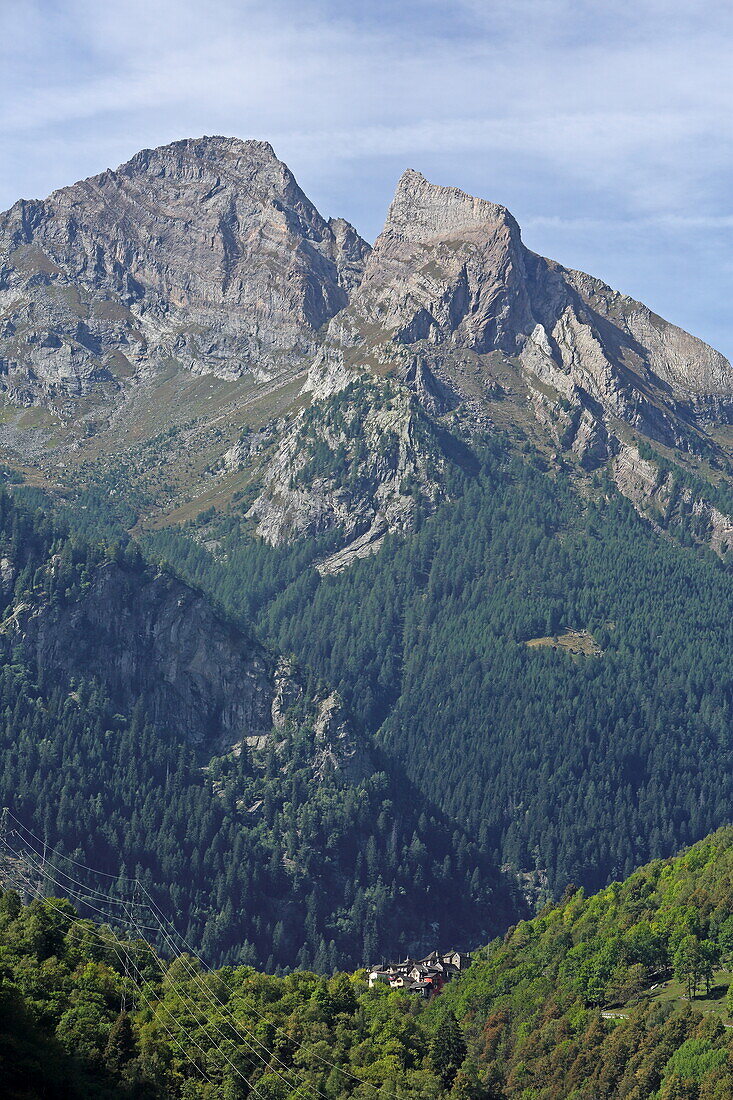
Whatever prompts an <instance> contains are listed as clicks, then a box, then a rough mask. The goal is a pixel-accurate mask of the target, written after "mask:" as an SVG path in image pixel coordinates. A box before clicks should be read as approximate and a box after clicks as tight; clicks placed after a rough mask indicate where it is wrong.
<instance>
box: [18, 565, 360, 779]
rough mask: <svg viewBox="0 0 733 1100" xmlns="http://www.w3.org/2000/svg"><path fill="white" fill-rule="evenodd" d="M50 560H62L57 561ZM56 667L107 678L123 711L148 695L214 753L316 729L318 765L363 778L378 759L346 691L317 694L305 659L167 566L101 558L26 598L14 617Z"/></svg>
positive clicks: (146, 701) (35, 652)
mask: <svg viewBox="0 0 733 1100" xmlns="http://www.w3.org/2000/svg"><path fill="white" fill-rule="evenodd" d="M48 568H49V569H50V570H53V568H54V563H53V562H50V563H49V566H48ZM3 630H4V631H5V632H9V633H11V634H12V635H13V636H15V637H17V638H18V640H19V641H20V642H21V643H22V644H23V646H24V647H25V648H26V650H27V651H29V652H30V653H31V654H32V656H33V658H34V659H35V662H36V663H37V665H38V667H39V668H42V669H43V670H44V672H45V674H46V675H51V676H57V677H61V678H63V679H64V680H73V679H75V678H76V679H84V680H89V679H92V678H93V679H95V680H97V681H99V682H100V683H101V684H103V685H104V687H105V688H106V690H107V691H108V692H109V694H110V696H111V698H112V700H113V702H114V703H115V705H116V706H118V707H119V708H120V709H121V711H122V712H127V713H129V712H131V711H132V710H134V708H135V707H136V706H137V705H138V704H141V705H142V707H143V710H144V712H145V714H146V716H147V717H148V718H149V719H150V720H151V721H153V722H155V723H156V725H158V726H159V727H160V728H161V729H168V730H175V732H176V733H177V734H179V735H180V734H181V733H183V734H184V735H185V737H186V738H187V739H188V740H190V741H191V742H192V743H193V744H195V745H197V746H199V747H200V748H201V749H202V751H204V750H205V752H206V753H208V755H209V756H210V755H212V754H215V753H226V752H229V751H230V750H232V749H236V750H237V751H238V747H239V746H240V745H241V744H242V743H243V742H245V743H247V744H248V745H249V746H250V748H251V749H252V750H253V751H255V752H257V751H258V750H262V751H265V750H267V749H269V747H270V746H278V745H279V744H280V743H281V742H282V739H283V736H284V732H285V731H287V729H288V728H292V727H293V725H295V726H303V725H307V726H308V727H309V728H311V729H312V730H313V731H314V753H313V760H312V764H311V766H312V768H313V772H314V775H315V776H316V777H318V776H321V775H323V774H324V773H325V771H327V770H332V771H335V772H343V774H344V775H345V776H346V777H347V778H349V779H351V780H353V781H360V780H362V779H363V778H364V777H365V776H366V775H369V774H371V773H372V771H373V770H374V767H373V761H372V759H371V755H370V750H369V748H368V746H367V744H366V743H365V742H363V741H362V740H361V738H360V737H359V736H358V735H357V734H356V733H355V731H354V730H353V728H352V727H351V725H350V723H349V720H348V718H347V717H346V715H345V714H344V712H343V709H342V707H341V704H340V701H339V700H338V697H337V696H334V695H324V696H323V697H319V696H316V697H308V696H307V695H306V692H305V690H304V687H303V684H302V682H301V680H300V677H299V674H298V671H297V669H296V668H295V667H294V666H293V665H292V663H291V662H288V661H283V660H278V659H276V658H275V657H274V656H273V655H272V654H270V653H268V652H267V651H266V650H265V649H264V648H263V647H262V646H261V645H260V644H259V643H258V642H256V641H254V640H253V639H252V638H251V637H248V636H247V635H246V634H245V633H244V632H242V631H241V630H239V629H237V628H236V627H235V626H233V625H231V624H229V623H227V622H225V621H224V620H222V619H220V618H219V617H218V616H217V615H216V613H215V612H214V610H213V609H212V607H211V604H210V603H209V601H208V600H207V599H206V597H205V596H203V595H201V594H200V593H198V592H196V591H195V590H194V589H192V588H189V587H188V586H187V585H185V584H183V583H182V582H181V581H178V580H177V579H175V578H174V577H172V576H170V575H169V574H167V573H156V574H153V573H151V572H149V571H147V570H142V569H137V568H135V569H129V568H125V567H123V566H121V565H118V564H117V563H114V562H109V563H106V564H104V565H101V566H99V567H97V568H96V569H95V571H94V573H93V575H92V579H91V582H90V583H89V584H88V586H86V588H85V590H84V592H83V594H82V595H80V596H78V597H77V598H75V599H72V600H71V601H67V602H64V603H60V604H51V603H49V602H48V601H45V600H41V599H39V600H38V601H37V602H30V601H26V602H24V603H22V604H20V605H19V606H17V607H16V608H15V609H14V611H13V613H12V614H11V615H10V616H9V617H8V618H7V620H6V622H5V623H4V624H3Z"/></svg>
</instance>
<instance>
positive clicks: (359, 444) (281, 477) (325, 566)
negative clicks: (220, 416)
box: [248, 375, 471, 573]
mask: <svg viewBox="0 0 733 1100" xmlns="http://www.w3.org/2000/svg"><path fill="white" fill-rule="evenodd" d="M420 377H421V378H422V379H423V383H424V382H425V378H424V375H421V376H420ZM470 463H471V456H470V454H469V453H468V452H467V451H466V449H465V448H463V447H461V445H460V444H459V442H458V441H457V440H455V439H453V438H452V437H451V436H449V435H448V433H447V432H445V431H442V430H440V429H439V428H438V426H437V425H436V424H435V423H434V422H433V421H432V420H431V419H430V418H429V417H428V416H427V415H426V414H425V412H424V410H423V408H422V406H421V404H420V402H419V400H418V399H417V398H416V396H415V395H413V394H412V393H410V391H409V388H406V387H404V386H400V385H396V384H394V383H376V382H362V383H353V384H352V385H350V386H349V387H347V388H346V389H344V390H341V391H340V392H339V393H338V394H336V395H334V396H331V397H326V398H322V399H320V400H317V401H314V402H313V403H312V404H311V406H310V407H309V408H308V409H307V410H305V411H303V412H301V413H300V415H299V416H298V417H297V418H296V420H295V422H294V423H293V424H292V425H290V426H289V427H287V428H286V429H284V432H283V437H282V439H281V442H280V444H279V446H278V447H277V449H276V451H275V452H274V454H273V455H271V456H270V457H269V458H268V461H267V463H266V466H265V469H264V474H263V486H262V489H261V492H260V493H259V495H258V497H257V499H256V500H255V501H254V503H253V505H252V506H251V508H250V510H249V513H248V514H249V516H250V518H252V519H254V520H255V521H256V523H257V531H258V533H259V534H260V536H261V537H262V538H264V539H266V540H267V541H268V542H270V543H271V544H273V545H280V544H282V543H284V542H287V541H289V540H291V539H293V538H295V537H302V536H307V537H313V536H317V535H323V534H326V533H328V532H332V531H338V532H339V533H340V536H341V539H342V540H343V545H342V546H341V547H340V548H339V550H337V551H336V552H335V553H334V554H333V555H331V556H330V557H328V558H327V559H326V560H325V561H323V562H321V563H320V566H319V568H320V569H321V571H322V572H327V573H329V572H337V571H338V570H340V569H342V568H344V567H345V566H346V565H348V564H349V563H350V562H351V561H353V560H354V559H356V558H359V557H364V556H366V555H368V554H370V553H373V552H374V551H375V550H376V549H378V547H379V545H380V544H381V542H382V540H383V538H384V536H385V535H386V534H387V533H388V532H393V531H407V530H409V529H410V527H411V526H412V522H413V519H414V516H415V513H416V510H417V509H418V508H427V509H430V508H432V507H434V506H435V505H436V504H437V503H438V501H440V500H442V499H444V497H445V495H446V490H445V480H446V476H445V475H446V471H447V468H448V467H449V466H454V467H458V466H461V465H463V466H469V467H470Z"/></svg>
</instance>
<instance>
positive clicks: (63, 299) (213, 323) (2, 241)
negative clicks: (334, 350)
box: [0, 138, 368, 403]
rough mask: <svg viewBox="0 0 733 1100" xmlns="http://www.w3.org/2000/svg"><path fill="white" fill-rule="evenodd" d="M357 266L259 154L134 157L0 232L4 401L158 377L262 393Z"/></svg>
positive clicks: (254, 145)
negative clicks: (245, 378)
mask: <svg viewBox="0 0 733 1100" xmlns="http://www.w3.org/2000/svg"><path fill="white" fill-rule="evenodd" d="M367 252H368V246H367V245H366V244H365V242H364V241H362V240H361V238H360V237H359V236H358V234H357V233H356V232H355V231H354V230H353V229H352V227H351V226H350V225H348V224H347V223H346V222H343V221H335V222H326V221H324V219H323V218H322V217H321V216H320V214H319V213H318V211H317V210H316V209H315V207H314V206H313V205H312V204H311V203H310V202H309V201H308V199H307V198H306V197H305V195H304V194H303V192H302V191H301V190H300V188H299V187H298V185H297V183H296V182H295V180H294V178H293V176H292V174H291V173H290V172H289V171H288V169H287V168H286V166H285V165H284V164H282V163H281V162H280V161H279V160H278V159H277V158H276V156H275V154H274V152H273V150H272V148H271V146H269V145H268V144H267V143H266V142H258V141H238V140H236V139H229V138H203V139H201V140H199V141H179V142H175V143H174V144H173V145H168V146H165V147H164V148H162V149H155V150H151V149H146V150H143V151H142V152H140V153H138V154H137V155H136V156H135V157H133V158H132V160H130V161H128V162H127V163H126V164H123V165H122V166H121V167H120V168H119V169H118V170H117V171H116V172H112V171H107V172H104V173H102V174H101V175H99V176H94V177H92V178H91V179H88V180H84V181H82V182H81V183H77V184H75V185H74V186H73V187H66V188H63V189H62V190H60V191H56V192H55V193H54V194H53V195H51V196H50V197H49V198H48V199H47V200H46V201H45V202H25V201H21V202H18V203H16V205H15V206H14V207H12V209H11V210H9V211H7V213H6V214H4V215H3V216H2V218H1V219H0V253H2V256H3V269H2V284H1V285H2V298H0V308H2V309H3V322H4V328H3V340H2V345H0V354H2V357H3V368H4V369H3V375H4V389H6V390H7V392H8V393H9V395H10V396H11V397H12V398H13V399H14V400H17V401H19V402H20V403H34V402H38V401H41V400H46V401H49V402H51V403H54V402H59V401H60V402H63V400H64V398H68V397H81V396H83V395H86V394H88V393H90V391H93V390H94V389H95V388H99V389H101V390H104V389H105V388H109V389H111V390H119V389H120V388H124V385H125V382H126V381H128V382H129V378H130V376H131V375H133V376H134V375H136V374H137V373H138V372H141V373H142V374H143V376H144V374H145V373H146V372H149V371H151V370H155V369H156V368H157V369H161V368H162V367H163V366H164V365H166V364H176V365H177V366H180V367H182V368H185V369H187V370H190V371H193V372H194V373H198V374H201V373H214V374H216V375H218V376H221V377H224V378H238V377H241V376H242V375H245V374H250V375H254V376H256V377H259V378H266V377H268V376H270V375H271V374H273V373H274V372H276V370H277V369H278V368H279V369H280V370H281V371H282V370H287V369H288V367H291V366H292V365H293V364H294V363H296V362H298V361H299V360H301V359H302V358H303V356H304V355H307V354H308V353H309V352H312V350H313V347H314V334H315V332H316V330H317V329H318V328H319V327H320V326H321V325H322V324H323V323H324V322H326V321H328V320H329V319H330V318H331V317H332V316H333V315H334V314H335V313H337V312H338V310H340V309H341V308H342V307H343V306H344V305H345V304H346V301H347V295H348V291H349V289H350V288H351V287H352V286H353V285H354V284H355V283H356V282H358V281H359V278H360V276H361V271H362V268H363V261H364V257H365V255H366V254H367Z"/></svg>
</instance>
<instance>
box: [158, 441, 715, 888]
mask: <svg viewBox="0 0 733 1100" xmlns="http://www.w3.org/2000/svg"><path fill="white" fill-rule="evenodd" d="M453 492H454V499H453V500H452V501H450V502H449V503H446V504H445V505H444V506H443V507H442V508H440V509H439V510H438V511H437V512H436V514H435V515H433V516H430V517H427V518H425V519H424V520H423V521H422V522H421V523H420V524H419V530H417V531H416V532H415V533H413V534H412V535H411V536H410V537H409V538H407V539H401V538H399V537H393V538H392V539H390V540H388V541H387V542H386V543H385V545H384V547H383V548H382V550H381V552H380V553H379V554H378V555H376V556H374V557H372V558H369V559H367V560H365V561H361V562H356V563H354V564H353V565H352V566H350V568H349V569H348V570H346V571H345V572H344V573H342V574H340V575H337V576H325V577H322V576H320V575H319V573H318V572H317V570H315V569H313V568H309V567H308V562H307V557H306V554H307V551H310V553H311V554H312V555H313V556H315V555H316V554H317V553H318V549H319V548H318V547H317V546H315V545H311V546H308V545H305V546H304V545H303V544H296V545H295V546H294V547H293V548H292V550H288V549H279V550H277V549H270V548H268V547H267V546H266V545H264V544H263V543H262V542H261V541H259V540H257V541H255V540H253V539H252V538H251V537H248V535H247V528H246V523H242V522H238V521H237V520H236V519H234V518H232V517H226V518H223V519H218V520H217V519H216V518H212V517H210V516H208V517H207V516H206V515H204V516H203V517H202V518H201V520H200V526H198V527H197V526H196V525H193V526H192V527H191V528H189V529H188V530H186V531H181V532H173V531H166V532H162V533H159V534H156V535H155V536H151V537H149V539H148V542H147V548H148V552H150V553H151V554H155V555H159V556H161V557H163V558H165V559H166V560H167V561H169V562H171V563H172V564H173V566H174V568H175V569H176V570H179V571H180V572H181V574H182V575H183V576H185V577H187V578H189V579H190V580H192V582H194V583H195V584H197V585H200V586H201V587H202V588H204V589H206V590H207V591H209V592H211V594H212V595H213V596H214V598H216V599H217V600H218V601H219V603H220V604H221V605H222V606H223V607H225V608H226V609H227V610H228V611H229V612H230V613H231V614H232V615H233V616H239V617H241V618H242V619H243V620H246V621H255V622H257V624H258V628H259V630H260V631H261V632H262V634H263V636H265V637H267V638H269V639H270V640H271V641H272V643H273V644H276V645H277V646H278V647H279V648H280V649H281V650H284V651H286V652H293V653H295V654H296V655H297V656H298V657H299V658H300V659H301V660H302V661H303V662H304V663H306V664H307V667H308V668H309V669H311V670H312V673H313V675H314V676H316V677H321V678H323V679H325V680H326V681H327V682H329V683H330V684H333V685H334V686H335V687H336V688H337V689H338V690H339V692H341V693H342V695H343V696H344V698H345V700H346V701H347V703H348V705H349V706H350V707H351V709H352V710H353V712H354V714H355V715H356V716H357V718H358V720H359V721H360V722H361V723H363V725H364V727H365V729H367V730H368V731H369V732H370V733H372V734H373V735H374V736H375V737H376V738H377V740H378V742H379V744H380V745H382V746H383V748H384V749H385V750H386V751H388V752H389V754H390V755H391V756H392V757H393V758H394V759H395V760H397V761H399V763H400V764H401V765H402V766H403V767H404V768H405V771H406V773H407V775H408V776H409V778H410V779H411V780H412V781H413V782H415V783H416V784H417V785H418V786H419V787H420V788H421V789H423V790H429V792H430V794H431V797H432V798H434V799H435V801H436V803H437V804H438V805H439V806H440V807H441V808H442V809H443V810H444V811H445V812H446V813H448V814H449V815H450V816H451V817H452V818H454V819H455V820H456V821H457V822H459V823H460V825H461V826H462V827H463V828H464V829H465V830H466V831H467V832H468V834H469V835H470V836H471V837H472V838H473V839H474V840H475V841H476V842H477V843H478V844H479V846H480V848H481V850H482V851H483V852H484V853H486V854H487V855H488V856H490V857H491V858H492V859H494V860H495V861H496V862H498V863H502V864H509V865H511V866H513V867H514V868H516V869H520V870H522V871H523V872H525V873H526V874H527V875H531V876H532V878H533V880H534V882H535V884H536V887H537V889H538V890H539V892H540V894H542V893H544V896H545V897H552V896H559V894H560V893H561V892H562V890H563V889H564V888H565V886H566V885H567V884H568V883H570V882H572V883H575V884H577V885H582V886H584V887H585V888H587V889H597V888H599V887H600V886H602V885H603V884H604V883H606V882H608V881H609V880H611V879H613V878H620V877H622V876H623V875H626V874H629V873H630V872H631V871H632V870H633V868H634V867H635V866H637V865H638V864H639V863H641V862H643V861H645V860H647V859H649V858H656V857H658V856H662V855H669V854H671V853H672V852H674V851H675V850H676V849H677V848H678V847H679V846H680V845H681V844H685V843H688V842H690V841H692V840H694V839H696V838H699V837H700V836H702V835H704V834H705V833H706V832H707V831H709V830H710V829H713V828H715V827H716V826H718V825H721V824H724V823H725V822H726V821H728V819H729V817H730V806H731V795H732V794H733V790H732V788H731V778H730V777H731V763H732V761H731V748H732V746H731V734H730V713H731V680H730V660H729V655H730V650H731V640H732V639H731V632H732V631H733V625H732V624H733V614H732V612H733V588H732V587H731V580H730V572H729V569H730V567H729V566H727V565H726V564H724V563H723V562H721V561H720V560H719V559H717V558H716V557H715V556H714V555H713V554H712V553H710V552H708V551H703V550H700V549H694V550H693V549H691V547H690V545H685V541H686V540H685V537H684V532H683V533H682V537H681V538H673V537H671V536H670V535H668V534H667V533H665V532H662V531H657V532H655V531H654V530H653V529H652V528H651V527H650V525H649V524H648V523H647V522H646V521H644V520H642V519H640V518H639V516H638V515H637V514H636V512H635V511H634V509H633V507H632V506H631V504H630V503H629V502H628V501H627V500H625V499H624V498H623V497H621V495H620V494H619V493H618V491H617V490H616V489H615V487H614V486H612V485H610V484H605V483H604V481H603V478H602V476H601V475H597V477H596V486H595V490H594V492H593V494H592V495H587V496H586V497H585V498H583V497H580V496H579V495H578V492H577V490H576V488H575V487H574V485H573V482H572V479H571V478H570V477H567V476H565V475H563V473H562V472H561V473H559V474H557V475H553V476H549V475H548V473H547V471H546V470H545V469H543V463H542V460H541V459H540V458H539V456H538V457H535V458H533V457H532V456H531V455H529V456H523V457H510V456H509V455H508V454H507V453H506V452H505V450H504V449H503V448H502V446H501V444H500V443H498V442H495V443H494V444H493V445H492V446H491V447H487V448H486V450H485V452H484V454H483V462H482V466H481V470H480V473H479V474H478V475H477V476H476V477H473V478H465V479H464V480H463V481H461V482H458V483H456V484H454V486H453ZM212 536H215V537H216V540H217V542H218V546H219V549H218V550H217V551H216V552H215V553H212V552H211V551H209V550H206V549H204V548H203V546H202V545H201V543H202V541H203V540H204V539H209V538H211V537H212ZM687 541H689V540H687ZM573 631H575V632H580V633H581V635H585V636H587V638H588V641H589V642H590V644H589V645H588V646H587V647H586V651H585V652H580V653H575V654H573V653H569V652H568V651H567V650H565V649H563V648H562V647H561V646H553V645H552V643H553V639H555V640H556V639H557V638H558V637H562V636H563V635H565V634H566V633H567V632H573ZM533 640H540V641H544V642H545V643H550V644H540V645H534V646H532V645H530V646H528V645H527V644H526V643H527V642H532V641H533Z"/></svg>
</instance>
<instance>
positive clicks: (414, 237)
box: [384, 168, 519, 242]
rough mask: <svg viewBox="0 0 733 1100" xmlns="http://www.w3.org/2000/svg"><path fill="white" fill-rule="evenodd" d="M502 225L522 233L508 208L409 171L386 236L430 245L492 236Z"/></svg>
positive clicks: (401, 184) (402, 179)
mask: <svg viewBox="0 0 733 1100" xmlns="http://www.w3.org/2000/svg"><path fill="white" fill-rule="evenodd" d="M498 225H509V226H511V228H512V229H513V230H516V231H517V233H518V232H519V227H518V225H517V223H516V222H515V221H514V219H513V218H512V216H511V214H510V213H509V211H508V210H507V209H506V208H505V207H503V206H499V205H497V204H496V203H493V202H489V201H488V200H487V199H480V198H475V197H474V196H473V195H469V194H467V193H466V192H465V191H461V190H459V189H458V188H457V187H442V186H441V185H439V184H436V183H430V182H429V181H428V180H427V179H426V178H425V176H423V175H422V174H421V173H420V172H416V171H415V170H414V169H412V168H408V170H407V171H406V172H403V173H402V176H401V177H400V179H399V182H398V183H397V189H396V191H395V195H394V198H393V199H392V202H391V204H390V207H389V210H388V212H387V221H386V224H385V227H384V233H385V234H388V235H396V236H399V237H400V238H402V239H403V240H407V241H417V242H419V241H426V242H427V241H432V240H435V239H436V238H441V237H461V236H464V235H471V236H474V235H476V234H481V233H484V234H485V233H486V232H489V233H491V232H494V231H495V230H496V227H497V226H498Z"/></svg>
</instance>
